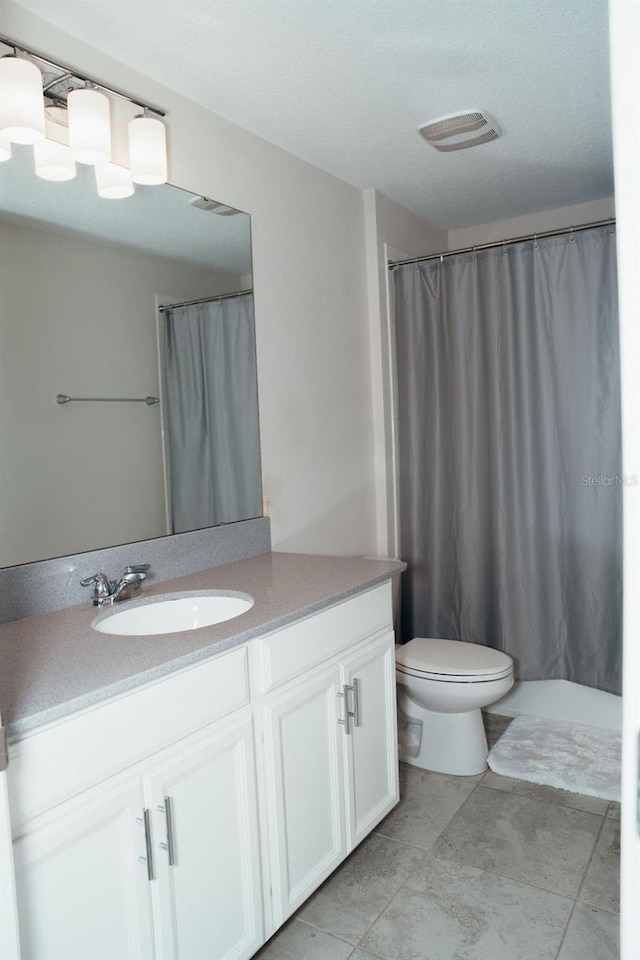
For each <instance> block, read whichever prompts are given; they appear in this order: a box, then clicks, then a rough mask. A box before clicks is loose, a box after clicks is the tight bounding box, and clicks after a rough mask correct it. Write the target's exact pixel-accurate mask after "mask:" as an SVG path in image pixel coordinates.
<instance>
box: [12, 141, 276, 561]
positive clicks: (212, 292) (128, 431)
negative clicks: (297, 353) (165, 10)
mask: <svg viewBox="0 0 640 960" xmlns="http://www.w3.org/2000/svg"><path fill="white" fill-rule="evenodd" d="M0 303H1V307H0V451H1V457H0V566H9V565H14V564H19V563H25V562H29V561H34V560H42V559H47V558H50V557H54V556H62V555H66V554H71V553H77V552H81V551H86V550H92V549H98V548H102V547H107V546H113V545H115V544H120V543H129V542H134V541H139V540H145V539H148V538H152V537H157V536H162V535H163V534H171V533H179V532H183V531H186V530H194V529H199V528H202V527H207V526H213V525H217V524H221V523H231V522H234V521H237V520H245V519H249V518H251V517H256V516H260V515H261V514H262V493H261V480H260V475H261V471H260V451H259V435H258V402H257V379H256V358H255V333H254V319H253V282H252V267H251V226H250V217H249V216H248V215H247V214H244V213H241V212H239V211H236V210H233V209H232V208H229V207H225V206H224V205H222V204H218V203H214V202H212V201H207V200H205V199H203V198H201V197H196V196H194V195H193V194H190V193H188V192H186V191H184V190H181V189H178V188H177V187H174V186H169V185H165V186H162V187H153V188H144V187H143V188H138V189H137V191H136V193H135V195H134V196H131V197H128V198H127V199H126V200H105V199H102V198H100V197H98V196H97V194H96V189H95V180H94V175H93V171H92V170H91V169H90V168H88V167H81V166H80V165H79V166H78V176H77V177H76V178H75V179H74V180H71V181H68V182H60V183H51V182H47V181H44V180H40V179H39V178H38V177H36V176H34V171H33V155H32V151H30V150H29V149H28V148H27V147H21V146H19V145H14V149H13V156H12V157H11V159H10V160H8V161H7V162H6V163H3V164H2V166H1V167H0ZM133 559H135V557H134V558H133Z"/></svg>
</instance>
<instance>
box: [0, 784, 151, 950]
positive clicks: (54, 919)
mask: <svg viewBox="0 0 640 960" xmlns="http://www.w3.org/2000/svg"><path fill="white" fill-rule="evenodd" d="M143 806H144V804H143V797H142V788H141V784H140V781H139V779H136V780H125V781H120V785H118V784H117V783H113V782H111V783H110V784H108V785H107V786H106V787H105V791H104V794H102V795H99V794H98V793H97V791H96V790H92V791H90V792H88V793H87V794H86V795H82V796H80V797H77V798H75V799H74V800H73V801H69V802H67V803H64V804H61V805H60V806H59V807H58V808H56V810H55V811H53V812H52V813H49V814H44V815H43V816H41V817H38V818H36V819H35V820H33V821H31V822H30V824H29V825H28V826H27V827H26V828H24V832H22V833H21V835H20V836H19V837H18V838H17V839H16V840H15V842H14V848H13V849H14V860H15V869H16V889H17V900H18V917H19V924H20V942H21V947H22V957H23V960H114V958H117V960H141V958H145V960H146V958H152V957H154V949H153V927H152V919H151V898H150V883H149V879H148V874H147V862H146V858H145V854H146V845H145V828H144V822H143V816H142V808H143Z"/></svg>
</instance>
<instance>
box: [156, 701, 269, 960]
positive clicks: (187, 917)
mask: <svg viewBox="0 0 640 960" xmlns="http://www.w3.org/2000/svg"><path fill="white" fill-rule="evenodd" d="M145 785H146V792H147V798H148V802H149V806H150V807H151V809H152V810H153V817H154V843H155V851H156V852H155V862H156V870H157V875H158V884H157V889H156V894H157V897H158V907H159V909H158V911H157V915H158V924H157V929H158V944H159V947H158V951H159V955H160V957H161V958H163V960H164V958H166V960H168V958H176V960H177V958H179V960H203V958H204V957H211V958H214V957H215V960H242V958H245V957H250V956H251V955H252V954H253V953H255V951H256V950H257V949H258V947H259V946H260V944H261V943H262V940H263V936H262V934H263V923H262V894H261V871H260V849H259V840H258V812H257V802H256V774H255V749H254V737H253V723H252V718H251V716H247V715H246V714H245V715H244V717H243V718H242V719H241V720H237V721H236V722H235V723H232V724H224V725H221V724H216V725H215V726H214V727H213V728H210V729H209V730H208V731H203V732H201V733H198V734H196V735H194V736H192V737H189V738H187V739H186V740H184V741H182V742H181V743H180V745H179V746H178V747H177V748H176V747H172V748H170V749H169V750H167V751H165V753H164V755H163V757H162V759H161V760H160V761H159V763H158V764H157V765H154V767H153V768H152V769H151V770H150V772H149V774H148V775H147V777H146V778H145Z"/></svg>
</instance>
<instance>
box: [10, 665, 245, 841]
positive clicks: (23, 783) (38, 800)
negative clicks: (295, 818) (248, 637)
mask: <svg viewBox="0 0 640 960" xmlns="http://www.w3.org/2000/svg"><path fill="white" fill-rule="evenodd" d="M248 702H249V674H248V666H247V648H246V646H243V647H238V648H236V649H234V650H232V651H230V652H229V653H224V654H220V656H218V657H215V658H214V659H212V660H209V661H205V662H201V663H197V664H194V665H193V666H192V667H187V668H186V669H184V670H179V671H177V672H176V673H172V674H171V675H170V676H168V677H163V678H162V679H161V680H157V681H155V682H153V683H149V684H146V685H145V686H142V687H136V688H134V689H133V690H131V691H128V692H127V693H126V694H122V695H121V696H119V697H114V698H112V699H110V700H106V701H104V702H103V703H100V704H97V705H96V706H95V707H90V708H88V709H86V710H83V711H81V712H80V713H76V714H73V715H72V716H71V717H69V718H67V719H64V720H60V721H57V722H55V723H52V724H49V725H48V726H46V727H43V728H41V729H40V730H36V731H34V732H33V733H31V734H26V735H25V736H24V737H23V738H21V739H20V740H18V741H17V742H15V743H13V744H12V745H11V747H10V751H9V756H10V762H9V770H8V778H7V779H8V786H9V795H10V808H11V814H12V820H13V824H14V826H16V825H17V824H18V823H23V822H24V821H26V820H29V819H31V817H33V816H36V815H37V814H39V813H42V812H43V811H44V810H46V809H48V808H49V807H52V806H53V805H55V804H56V803H59V802H61V801H62V800H65V799H67V798H68V797H70V796H73V795H74V794H76V793H79V792H80V791H81V790H84V789H86V788H87V787H89V786H91V785H92V784H94V783H98V782H99V781H101V780H103V779H105V778H106V777H109V776H112V775H113V774H114V773H117V772H118V771H119V770H123V769H125V768H126V767H128V766H130V765H131V764H133V763H135V762H136V761H138V760H140V759H142V758H144V757H146V756H148V755H149V754H151V753H154V752H155V751H156V750H159V749H161V748H162V747H164V746H166V745H167V744H169V743H171V742H173V741H175V740H179V739H180V738H181V737H183V736H185V735H186V734H188V733H190V732H191V731H193V730H197V729H199V728H200V727H202V726H204V725H205V724H207V723H211V722H212V721H213V720H217V719H218V718H220V717H224V716H226V715H227V714H229V713H231V712H232V711H233V710H236V709H238V708H239V707H242V706H244V705H245V704H247V703H248Z"/></svg>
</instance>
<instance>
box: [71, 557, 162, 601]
mask: <svg viewBox="0 0 640 960" xmlns="http://www.w3.org/2000/svg"><path fill="white" fill-rule="evenodd" d="M149 567H150V564H148V563H138V564H133V565H131V566H129V567H127V568H126V569H125V571H124V573H123V574H122V576H121V577H120V579H119V580H109V578H108V577H107V576H105V574H104V573H94V575H93V576H92V577H86V578H85V579H84V580H81V581H80V586H81V587H91V586H93V595H92V601H93V605H94V607H102V606H104V605H105V604H111V603H117V602H118V601H120V600H129V599H131V597H132V596H133V595H134V594H136V593H138V591H139V590H140V584H141V583H142V581H143V580H146V579H147V571H148V570H149Z"/></svg>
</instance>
